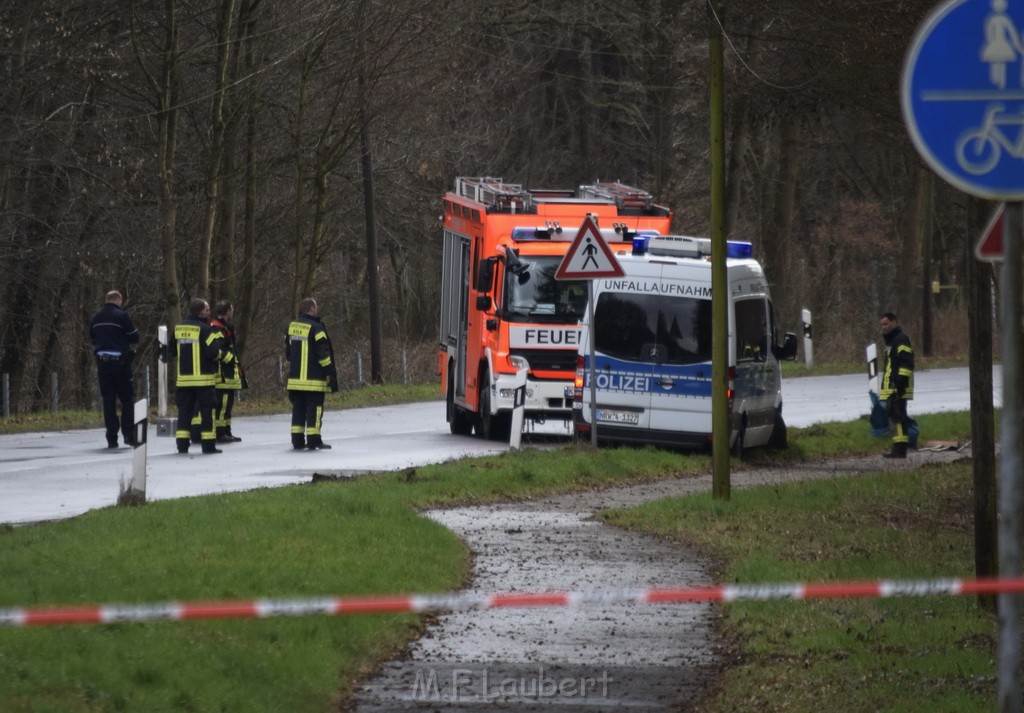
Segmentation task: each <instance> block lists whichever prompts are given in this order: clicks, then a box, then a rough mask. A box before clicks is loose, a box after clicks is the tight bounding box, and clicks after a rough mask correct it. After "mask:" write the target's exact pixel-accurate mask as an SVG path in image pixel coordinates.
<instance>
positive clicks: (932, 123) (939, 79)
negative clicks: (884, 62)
mask: <svg viewBox="0 0 1024 713" xmlns="http://www.w3.org/2000/svg"><path fill="white" fill-rule="evenodd" d="M900 95H901V97H900V98H901V102H902V105H903V118H904V120H905V121H906V124H907V129H908V131H909V132H910V137H911V139H912V140H913V142H914V145H915V146H916V147H917V150H918V151H920V152H921V155H922V156H923V157H924V159H925V161H926V162H927V163H928V165H929V166H931V167H932V168H933V169H935V171H936V172H937V173H938V174H939V175H940V176H942V177H943V178H944V179H945V180H946V181H948V182H949V183H951V184H953V185H954V186H956V187H957V188H959V189H961V190H963V191H966V192H967V193H970V194H972V195H976V196H979V197H981V198H989V199H993V200H1020V199H1024V0H950V1H949V2H946V3H944V4H942V5H940V6H939V7H937V8H936V9H935V10H934V11H932V13H931V14H930V15H929V16H928V18H927V19H926V20H925V22H924V24H922V25H921V27H920V29H918V31H917V34H916V35H915V37H914V42H913V44H912V45H911V46H910V50H909V51H908V52H907V59H906V62H905V64H904V67H903V82H902V85H901V87H900Z"/></svg>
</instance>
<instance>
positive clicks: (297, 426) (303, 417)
mask: <svg viewBox="0 0 1024 713" xmlns="http://www.w3.org/2000/svg"><path fill="white" fill-rule="evenodd" d="M325 396H326V394H325V393H324V392H323V391H296V390H289V391H288V398H289V399H290V400H291V402H292V446H294V447H295V448H302V446H303V445H307V444H308V443H312V444H317V443H322V442H323V440H322V438H321V435H320V426H321V423H322V421H323V416H324V397H325ZM307 436H308V437H309V441H308V442H307V441H306V437H307Z"/></svg>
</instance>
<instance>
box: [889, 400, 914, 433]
mask: <svg viewBox="0 0 1024 713" xmlns="http://www.w3.org/2000/svg"><path fill="white" fill-rule="evenodd" d="M888 404H889V430H890V431H891V432H892V442H893V443H894V444H899V443H902V444H903V445H906V444H907V443H909V442H910V436H909V435H908V434H909V432H910V416H909V415H907V400H906V399H901V398H899V397H898V396H896V395H893V396H892V397H891V398H890V399H889V402H888Z"/></svg>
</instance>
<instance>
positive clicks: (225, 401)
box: [210, 300, 247, 443]
mask: <svg viewBox="0 0 1024 713" xmlns="http://www.w3.org/2000/svg"><path fill="white" fill-rule="evenodd" d="M234 316H235V307H234V305H232V304H231V302H229V301H228V300H221V301H220V302H218V303H217V304H216V305H215V306H214V308H213V319H211V320H210V326H211V327H213V328H214V329H215V330H217V331H219V332H220V334H221V336H222V337H223V338H224V345H223V349H224V352H223V356H222V358H221V360H220V374H219V376H218V378H217V386H216V388H217V408H216V409H214V412H213V425H214V426H215V428H216V431H217V443H235V442H237V441H240V440H242V439H241V438H239V437H238V436H236V435H235V434H234V433H232V432H231V415H232V413H233V412H234V409H235V392H236V391H241V390H242V389H243V388H247V387H246V385H245V383H244V381H243V376H244V374H243V373H242V365H241V364H239V363H238V350H237V349H236V347H235V325H234V324H232V323H231V320H232V318H233V317H234Z"/></svg>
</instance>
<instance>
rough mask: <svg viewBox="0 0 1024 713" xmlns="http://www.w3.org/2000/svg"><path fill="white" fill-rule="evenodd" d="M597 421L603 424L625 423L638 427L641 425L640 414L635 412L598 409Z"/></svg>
mask: <svg viewBox="0 0 1024 713" xmlns="http://www.w3.org/2000/svg"><path fill="white" fill-rule="evenodd" d="M597 420H598V421H600V422H602V423H625V424H632V425H634V426H635V425H636V424H638V423H640V414H638V413H636V412H635V411H609V410H608V409H598V411H597Z"/></svg>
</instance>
